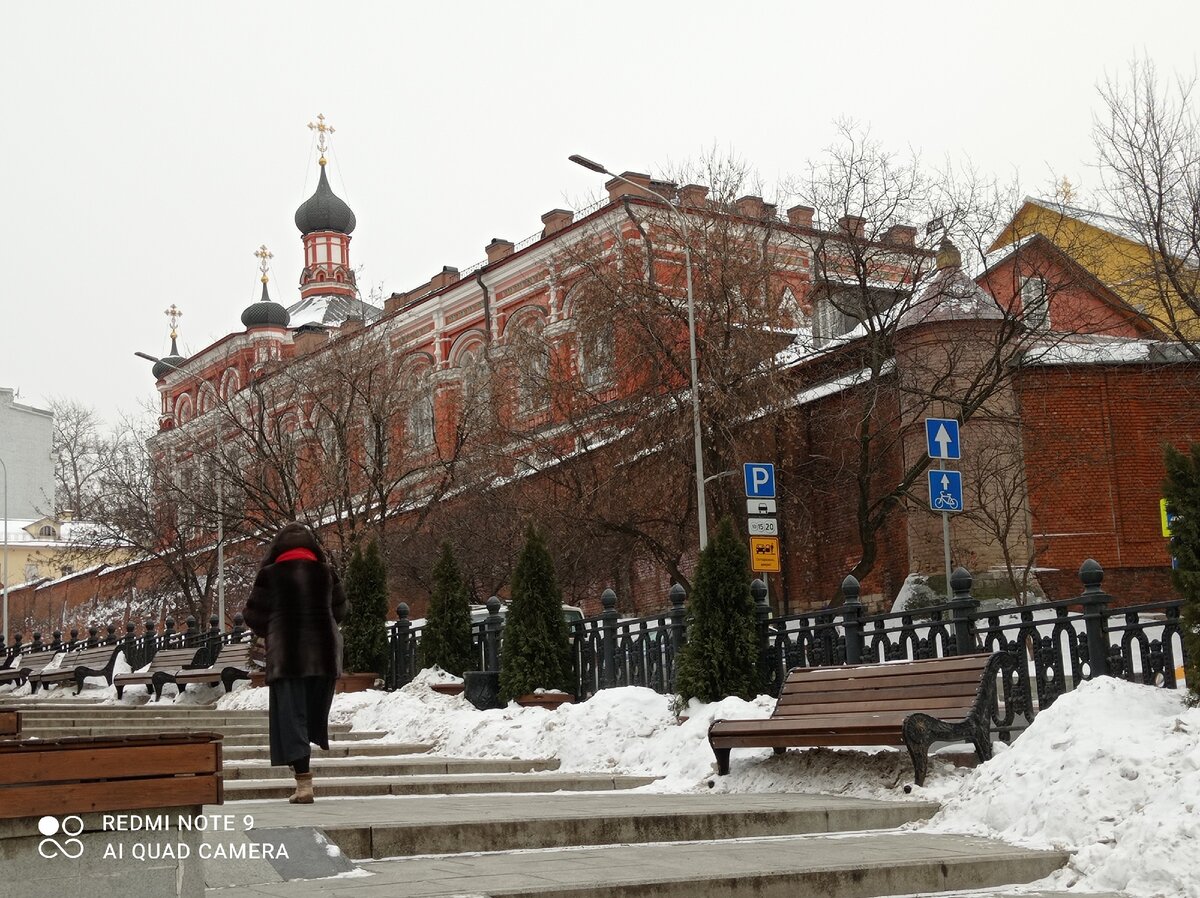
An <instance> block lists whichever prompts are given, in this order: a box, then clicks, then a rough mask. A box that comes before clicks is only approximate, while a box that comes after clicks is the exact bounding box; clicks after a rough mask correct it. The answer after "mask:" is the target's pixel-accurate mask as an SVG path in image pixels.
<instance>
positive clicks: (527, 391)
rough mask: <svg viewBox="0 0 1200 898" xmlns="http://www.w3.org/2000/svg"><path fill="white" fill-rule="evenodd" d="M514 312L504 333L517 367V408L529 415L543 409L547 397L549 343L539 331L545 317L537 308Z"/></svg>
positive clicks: (521, 412) (548, 398)
mask: <svg viewBox="0 0 1200 898" xmlns="http://www.w3.org/2000/svg"><path fill="white" fill-rule="evenodd" d="M517 316H519V317H517ZM517 316H514V317H513V319H512V320H511V321H510V322H509V323H508V326H507V327H506V328H505V330H504V333H505V342H506V343H507V344H508V345H509V346H510V347H511V349H512V357H513V361H514V365H515V369H516V371H515V373H516V381H517V384H516V386H517V412H518V413H520V414H523V415H528V414H532V413H534V412H537V411H540V410H542V409H544V408H545V407H546V405H547V404H548V403H549V400H550V384H549V377H550V347H549V346H547V345H546V341H545V339H544V337H543V335H542V331H543V329H544V327H545V321H544V320H543V318H542V315H541V314H540V310H536V311H534V310H530V311H529V312H527V313H524V314H522V313H521V312H518V313H517Z"/></svg>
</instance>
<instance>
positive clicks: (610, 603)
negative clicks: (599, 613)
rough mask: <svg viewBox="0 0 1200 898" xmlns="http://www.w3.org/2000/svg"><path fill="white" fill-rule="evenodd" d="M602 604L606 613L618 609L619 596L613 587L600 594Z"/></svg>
mask: <svg viewBox="0 0 1200 898" xmlns="http://www.w3.org/2000/svg"><path fill="white" fill-rule="evenodd" d="M600 604H601V605H603V606H604V610H605V611H611V610H613V609H614V608H616V607H617V594H616V593H615V592H613V590H612V587H609V588H608V589H606V590H604V592H602V593H600Z"/></svg>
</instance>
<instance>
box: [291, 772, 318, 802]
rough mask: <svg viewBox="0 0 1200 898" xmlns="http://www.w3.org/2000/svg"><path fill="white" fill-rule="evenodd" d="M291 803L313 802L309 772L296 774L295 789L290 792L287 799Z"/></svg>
mask: <svg viewBox="0 0 1200 898" xmlns="http://www.w3.org/2000/svg"><path fill="white" fill-rule="evenodd" d="M288 802H289V803H291V804H312V803H313V787H312V774H311V773H297V774H296V791H295V792H293V793H292V796H291V798H289V799H288Z"/></svg>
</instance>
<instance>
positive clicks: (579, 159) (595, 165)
mask: <svg viewBox="0 0 1200 898" xmlns="http://www.w3.org/2000/svg"><path fill="white" fill-rule="evenodd" d="M567 159H568V161H570V162H574V163H575V164H576V165H580V166H582V167H584V168H586V169H588V171H594V172H596V173H597V174H601V175H608V176H609V177H610V178H616V179H617V180H618V181H624V182H625V183H626V184H628V185H629V186H630V187H636V188H637V189H638V190H641V191H643V192H645V193H648V194H650V195H651V196H653V197H657V198H658V199H660V200H662V202H663V205H665V206H666V207H667V211H668V212H670V213H671V215H673V216H674V217H675V218H676V219H677V220H678V221H679V224H680V227H682V228H683V235H684V240H688V239H690V236H691V231H690V229H689V228H688V223H687V216H685V215H684V214H683V213H682V212H680V211H679V210H678V209H676V208H675V204H674V203H672V202H671V201H670V200H669V199H667V198H666V197H665V196H663V195H662V194H661V193H659V192H658V191H657V190H654V189H652V188H650V187H646V186H644V185H642V184H639V183H637V181H631V180H629V179H628V178H627V177H625V176H624V175H618V174H614V173H613V172H610V171H609V170H608V169H607V168H605V167H604V166H603V165H601V164H600V163H599V162H594V161H592V160H591V159H588V158H587V157H586V156H580V155H579V154H578V153H576V154H573V155H571V156H568V157H567Z"/></svg>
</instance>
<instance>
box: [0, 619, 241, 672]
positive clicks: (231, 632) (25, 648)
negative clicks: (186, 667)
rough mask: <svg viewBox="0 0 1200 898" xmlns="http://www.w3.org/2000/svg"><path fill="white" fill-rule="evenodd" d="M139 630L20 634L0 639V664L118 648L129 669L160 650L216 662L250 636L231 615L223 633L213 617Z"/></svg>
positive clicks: (94, 628) (147, 625)
mask: <svg viewBox="0 0 1200 898" xmlns="http://www.w3.org/2000/svg"><path fill="white" fill-rule="evenodd" d="M141 630H142V631H141V633H138V632H137V631H138V627H137V624H135V623H133V622H132V621H130V622H129V623H126V624H125V627H124V633H120V634H118V627H117V625H116V624H109V625H108V626H106V627H104V628H100V627H97V626H92V627H88V630H87V633H86V634H81V633H80V632H79V631H78V630H71V632H70V633H69V634H67V636H66V637H65V638H64V637H63V634H62V632H61V631H59V630H55V631H54V632H53V633H52V634H51V636H50V639H49V640H46V639H44V638H43V636H42V634H41V633H34V634H33V639H32V640H31V641H30V642H25V641H24V639H23V636H22V634H20V633H17V634H15V635H14V636H13V642H12V644H11V645H5V643H4V637H3V636H0V662H3V663H5V664H7V663H8V662H9V659H11V658H12V657H13V656H15V655H20V654H23V653H25V652H40V651H46V650H51V649H52V650H54V651H56V652H73V651H78V650H81V649H92V648H96V647H97V646H105V645H118V644H120V645H121V646H123V652H124V655H125V659H126V660H127V661H128V662H129V666H130V667H131V668H132V669H134V670H137V669H138V668H140V667H144V666H145V665H147V664H149V663H150V662H151V661H152V660H153V659H154V656H155V655H156V654H157V653H158V652H159V651H161V650H163V649H182V648H193V647H195V648H197V649H199V648H207V649H208V656H209V658H210V659H212V658H216V656H217V652H219V651H220V648H221V646H222V645H225V644H227V643H231V642H241V641H242V640H243V639H246V638H248V636H249V633H250V631H249V630H248V629H246V626H245V621H244V620H243V619H242V615H241V614H235V615H234V617H233V626H232V627H231V628H229V629H226V630H222V629H221V626H220V619H219V618H218V617H217V616H216V615H213V616H212V617H211V618H209V621H208V627H207V629H206V628H203V627H201V626H200V625H199V623H198V622H197V621H196V619H195V618H194V617H189V618H188V619H187V620H186V621H184V622H183V624H182V625H181V626H177V625H176V623H175V620H174V619H173V618H170V617H168V618H167V619H166V620H165V621H164V622H163V628H162V630H159V629H158V622H157V621H153V620H148V621H146V622H145V623H143V624H142V628H141Z"/></svg>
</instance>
